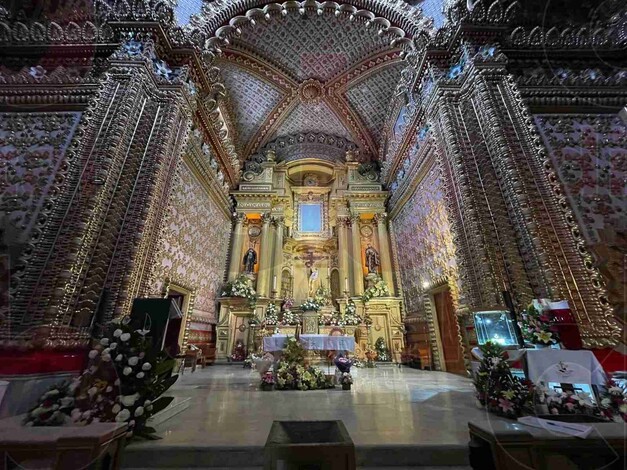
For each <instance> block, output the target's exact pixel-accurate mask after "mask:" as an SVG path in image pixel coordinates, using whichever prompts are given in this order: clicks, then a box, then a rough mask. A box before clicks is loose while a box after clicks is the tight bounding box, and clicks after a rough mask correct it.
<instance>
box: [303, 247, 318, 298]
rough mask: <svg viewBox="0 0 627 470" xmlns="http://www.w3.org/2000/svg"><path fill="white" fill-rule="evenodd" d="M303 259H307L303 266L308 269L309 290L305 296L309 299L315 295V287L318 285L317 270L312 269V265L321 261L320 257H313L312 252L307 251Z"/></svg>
mask: <svg viewBox="0 0 627 470" xmlns="http://www.w3.org/2000/svg"><path fill="white" fill-rule="evenodd" d="M305 259H307V261H306V262H305V266H306V267H307V268H308V269H309V290H308V292H307V295H308V296H309V297H313V296H314V295H315V293H316V287H317V284H318V270H317V269H316V268H315V267H314V263H315V262H316V261H319V260H321V259H322V257H320V256H315V255H314V253H313V251H312V250H309V251H308V252H307V257H306V258H305Z"/></svg>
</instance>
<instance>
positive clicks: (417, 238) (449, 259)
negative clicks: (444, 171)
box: [392, 166, 459, 316]
mask: <svg viewBox="0 0 627 470" xmlns="http://www.w3.org/2000/svg"><path fill="white" fill-rule="evenodd" d="M442 185H443V182H442V180H441V177H440V175H439V172H438V170H437V168H436V167H435V166H434V167H432V168H431V169H430V170H429V172H428V173H427V174H426V175H425V177H424V179H423V180H422V181H421V182H420V183H419V184H418V186H417V187H416V189H415V191H414V193H413V194H412V196H411V197H410V198H409V199H408V200H407V201H406V202H405V204H404V206H403V208H402V209H401V210H400V211H399V212H398V213H397V214H396V215H395V216H394V218H393V219H392V225H393V229H394V233H395V240H396V250H397V259H398V262H399V267H398V268H399V271H400V275H401V282H402V287H403V294H404V297H405V302H406V311H407V314H408V316H414V315H422V314H424V312H423V311H422V309H423V305H422V300H421V296H422V293H423V292H424V291H425V288H426V287H428V286H429V285H433V283H436V282H440V281H441V280H443V279H444V278H447V279H448V280H449V283H450V284H452V285H454V286H456V285H457V282H458V279H459V274H458V268H457V261H456V258H455V247H454V244H453V238H452V234H451V228H450V224H449V220H448V216H447V211H446V205H445V200H444V192H443V187H442Z"/></svg>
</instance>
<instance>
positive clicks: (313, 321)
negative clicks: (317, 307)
mask: <svg viewBox="0 0 627 470" xmlns="http://www.w3.org/2000/svg"><path fill="white" fill-rule="evenodd" d="M319 318H320V314H319V313H318V312H314V311H307V312H303V334H306V335H310V334H313V335H315V334H318V321H319Z"/></svg>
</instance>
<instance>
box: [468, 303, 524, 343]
mask: <svg viewBox="0 0 627 470" xmlns="http://www.w3.org/2000/svg"><path fill="white" fill-rule="evenodd" d="M474 317H475V331H476V333H477V342H478V343H479V344H480V345H482V344H485V343H486V342H488V341H492V342H493V343H497V344H500V345H501V346H518V341H517V340H516V332H515V330H514V322H513V320H512V318H511V315H510V313H509V312H508V311H507V310H486V311H483V312H475V314H474Z"/></svg>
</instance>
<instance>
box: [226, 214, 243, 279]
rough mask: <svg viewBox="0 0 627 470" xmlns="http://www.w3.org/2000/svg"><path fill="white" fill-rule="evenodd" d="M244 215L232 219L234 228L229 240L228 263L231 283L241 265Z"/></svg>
mask: <svg viewBox="0 0 627 470" xmlns="http://www.w3.org/2000/svg"><path fill="white" fill-rule="evenodd" d="M245 220H246V214H237V215H235V216H234V217H233V221H234V222H235V227H234V229H233V238H232V239H231V262H230V263H229V277H228V280H229V281H232V280H233V279H235V278H236V277H237V275H238V274H239V271H240V266H241V263H242V257H241V253H242V237H243V234H244V221H245Z"/></svg>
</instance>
